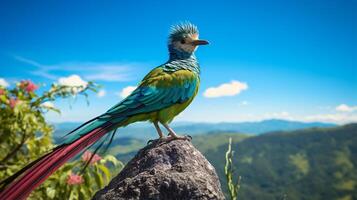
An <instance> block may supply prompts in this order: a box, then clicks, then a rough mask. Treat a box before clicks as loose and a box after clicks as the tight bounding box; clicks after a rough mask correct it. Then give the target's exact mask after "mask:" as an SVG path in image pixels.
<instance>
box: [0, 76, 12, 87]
mask: <svg viewBox="0 0 357 200" xmlns="http://www.w3.org/2000/svg"><path fill="white" fill-rule="evenodd" d="M9 85H10V84H9V83H8V82H7V81H6V80H5V79H4V78H0V86H3V87H8V86H9Z"/></svg>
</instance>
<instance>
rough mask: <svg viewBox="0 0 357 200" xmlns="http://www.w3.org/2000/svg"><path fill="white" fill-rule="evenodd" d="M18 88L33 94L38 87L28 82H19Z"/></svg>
mask: <svg viewBox="0 0 357 200" xmlns="http://www.w3.org/2000/svg"><path fill="white" fill-rule="evenodd" d="M20 87H21V88H23V89H25V90H26V92H33V91H35V90H37V88H38V86H37V85H36V84H34V83H33V82H32V81H30V80H25V81H21V83H20Z"/></svg>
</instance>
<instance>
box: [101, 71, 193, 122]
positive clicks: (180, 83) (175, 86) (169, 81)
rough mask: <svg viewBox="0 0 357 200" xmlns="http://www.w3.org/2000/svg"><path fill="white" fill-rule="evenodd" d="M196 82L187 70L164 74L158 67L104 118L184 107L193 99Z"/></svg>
mask: <svg viewBox="0 0 357 200" xmlns="http://www.w3.org/2000/svg"><path fill="white" fill-rule="evenodd" d="M198 84H199V78H198V76H197V75H195V74H194V73H193V72H191V71H188V70H178V71H176V72H171V73H167V72H164V71H163V69H162V68H161V67H158V68H156V69H154V70H152V71H151V72H150V73H149V74H148V75H146V76H145V78H144V79H143V80H142V81H141V83H140V85H139V86H138V88H136V89H135V90H134V91H133V92H132V93H131V94H130V95H129V96H128V97H126V98H125V99H124V100H123V101H121V102H120V103H118V104H117V105H115V106H114V107H112V108H110V109H109V110H108V111H107V112H106V114H105V115H106V117H121V116H123V117H124V116H131V115H135V114H142V113H148V112H153V111H157V110H161V109H163V108H166V107H169V106H171V105H173V104H176V103H183V102H185V101H187V100H189V99H190V98H191V97H193V96H194V95H195V91H196V88H197V86H198Z"/></svg>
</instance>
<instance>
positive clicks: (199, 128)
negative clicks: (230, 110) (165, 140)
mask: <svg viewBox="0 0 357 200" xmlns="http://www.w3.org/2000/svg"><path fill="white" fill-rule="evenodd" d="M80 124H81V123H73V122H66V123H57V124H54V126H55V136H56V137H60V136H63V135H64V134H66V133H67V132H69V131H71V130H73V129H74V128H76V127H77V126H79V125H80ZM334 126H336V124H331V123H322V122H309V123H308V122H299V121H287V120H279V119H270V120H263V121H257V122H221V123H197V122H176V123H172V127H173V129H174V130H175V131H176V132H178V133H181V134H188V135H199V134H206V133H215V132H238V133H244V134H249V135H259V134H263V133H267V132H273V131H291V130H297V129H303V128H312V127H320V128H326V127H334ZM143 133H145V134H143ZM117 137H132V138H139V139H153V138H156V137H157V133H156V131H155V129H154V127H153V126H152V125H151V124H149V123H143V122H141V123H136V124H133V125H129V126H127V127H124V128H120V129H119V130H118V133H117Z"/></svg>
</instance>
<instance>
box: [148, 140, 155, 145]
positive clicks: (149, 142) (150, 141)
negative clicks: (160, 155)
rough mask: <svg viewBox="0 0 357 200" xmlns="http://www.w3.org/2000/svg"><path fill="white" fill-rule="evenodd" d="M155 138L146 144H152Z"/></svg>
mask: <svg viewBox="0 0 357 200" xmlns="http://www.w3.org/2000/svg"><path fill="white" fill-rule="evenodd" d="M154 141H155V140H149V141H148V142H147V143H146V145H149V144H151V143H153V142H154Z"/></svg>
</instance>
